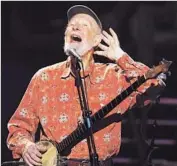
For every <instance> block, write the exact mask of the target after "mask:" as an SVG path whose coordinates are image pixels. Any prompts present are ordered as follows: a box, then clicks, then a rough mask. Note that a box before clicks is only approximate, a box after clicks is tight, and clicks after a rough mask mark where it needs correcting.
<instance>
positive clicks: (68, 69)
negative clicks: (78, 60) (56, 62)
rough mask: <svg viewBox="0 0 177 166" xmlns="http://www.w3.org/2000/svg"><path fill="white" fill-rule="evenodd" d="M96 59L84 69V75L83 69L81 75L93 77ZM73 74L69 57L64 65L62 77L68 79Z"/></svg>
mask: <svg viewBox="0 0 177 166" xmlns="http://www.w3.org/2000/svg"><path fill="white" fill-rule="evenodd" d="M94 65H95V63H94V60H92V61H91V63H90V65H89V66H88V68H87V69H86V70H85V71H84V75H83V71H81V77H82V78H84V76H85V77H87V76H90V77H92V74H93V71H94ZM70 75H71V58H70V57H68V58H67V60H66V65H65V67H64V70H63V73H62V75H61V78H62V79H66V78H68V77H69V76H70Z"/></svg>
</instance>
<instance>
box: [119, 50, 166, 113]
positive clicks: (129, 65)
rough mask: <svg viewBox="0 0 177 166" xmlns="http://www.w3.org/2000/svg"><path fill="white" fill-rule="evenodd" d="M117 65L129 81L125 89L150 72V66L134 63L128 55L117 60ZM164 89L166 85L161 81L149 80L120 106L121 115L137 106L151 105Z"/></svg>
mask: <svg viewBox="0 0 177 166" xmlns="http://www.w3.org/2000/svg"><path fill="white" fill-rule="evenodd" d="M117 64H118V66H120V67H121V69H122V70H123V73H124V77H125V80H127V81H126V83H125V85H123V87H125V88H127V87H128V86H130V85H131V84H132V83H133V82H135V81H136V80H137V78H138V76H142V75H144V74H145V73H146V72H147V71H148V70H149V67H148V66H146V65H144V64H143V63H140V62H136V61H134V60H133V59H132V58H131V57H130V56H129V55H128V54H126V53H124V55H123V56H121V57H120V58H119V59H118V60H117ZM163 89H164V84H163V85H162V84H161V80H158V79H149V80H147V81H146V82H145V83H143V84H142V85H141V86H140V87H139V88H138V89H137V90H136V91H134V92H133V93H132V94H131V95H130V96H129V97H127V98H126V99H125V100H124V101H123V102H122V103H121V104H120V106H119V107H120V108H119V109H120V110H121V113H124V112H125V111H126V110H128V109H131V108H132V107H133V106H134V105H135V104H136V106H144V105H148V104H150V103H151V102H152V101H154V100H155V99H156V97H157V96H158V95H159V94H160V92H161V91H162V90H163ZM138 100H139V101H138ZM140 101H141V104H140Z"/></svg>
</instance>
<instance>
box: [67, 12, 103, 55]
mask: <svg viewBox="0 0 177 166" xmlns="http://www.w3.org/2000/svg"><path fill="white" fill-rule="evenodd" d="M100 33H101V30H100V28H99V26H98V24H97V23H96V21H95V20H94V19H93V18H92V17H91V16H89V15H87V14H76V15H75V16H73V18H72V19H71V20H70V21H69V23H68V26H67V28H66V31H65V44H64V51H65V52H66V50H67V49H71V48H74V49H76V51H77V53H78V54H79V55H80V56H83V55H84V54H85V53H86V52H88V51H89V50H91V49H92V48H93V47H95V46H96V45H98V42H96V38H97V36H98V35H99V34H100Z"/></svg>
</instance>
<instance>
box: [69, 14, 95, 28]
mask: <svg viewBox="0 0 177 166" xmlns="http://www.w3.org/2000/svg"><path fill="white" fill-rule="evenodd" d="M77 20H80V21H84V22H88V23H90V24H92V25H95V26H98V24H97V22H96V20H95V19H94V18H93V17H91V16H90V15H88V14H76V15H74V16H73V17H72V18H71V20H70V21H69V23H70V22H73V21H77Z"/></svg>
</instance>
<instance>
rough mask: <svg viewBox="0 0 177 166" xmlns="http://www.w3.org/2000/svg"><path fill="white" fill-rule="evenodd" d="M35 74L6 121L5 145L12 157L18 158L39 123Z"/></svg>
mask: <svg viewBox="0 0 177 166" xmlns="http://www.w3.org/2000/svg"><path fill="white" fill-rule="evenodd" d="M37 91H38V85H37V74H35V75H34V76H33V78H32V79H31V81H30V83H29V85H28V87H27V90H26V92H25V94H24V96H23V98H22V100H21V102H20V104H19V106H18V108H17V109H16V111H15V113H14V114H13V116H12V117H11V119H10V120H9V122H8V126H7V127H8V130H9V134H8V138H7V146H8V148H9V149H10V150H12V155H13V158H20V157H21V155H22V152H23V149H24V147H25V145H27V144H29V143H30V142H34V138H35V137H34V135H35V132H36V130H37V126H38V123H39V119H38V115H37V100H38V97H37V94H38V92H37Z"/></svg>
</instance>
